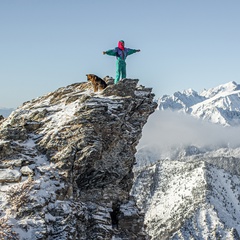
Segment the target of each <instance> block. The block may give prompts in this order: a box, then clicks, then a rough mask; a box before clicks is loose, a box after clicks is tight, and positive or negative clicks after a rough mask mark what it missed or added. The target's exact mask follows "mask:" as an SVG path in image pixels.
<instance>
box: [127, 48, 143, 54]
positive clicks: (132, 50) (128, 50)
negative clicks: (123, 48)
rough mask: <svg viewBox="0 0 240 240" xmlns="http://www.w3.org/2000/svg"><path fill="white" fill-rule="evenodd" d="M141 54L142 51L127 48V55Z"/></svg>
mask: <svg viewBox="0 0 240 240" xmlns="http://www.w3.org/2000/svg"><path fill="white" fill-rule="evenodd" d="M136 52H140V49H131V48H127V55H131V54H133V53H136Z"/></svg>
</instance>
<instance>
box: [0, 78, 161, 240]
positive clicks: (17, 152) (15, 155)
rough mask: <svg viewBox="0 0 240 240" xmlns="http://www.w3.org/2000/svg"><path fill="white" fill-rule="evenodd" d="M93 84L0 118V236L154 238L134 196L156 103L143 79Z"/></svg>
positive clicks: (64, 89) (58, 93)
mask: <svg viewBox="0 0 240 240" xmlns="http://www.w3.org/2000/svg"><path fill="white" fill-rule="evenodd" d="M105 80H106V81H107V83H108V87H107V88H106V89H104V90H103V91H101V92H96V93H94V92H93V89H92V86H91V84H90V83H88V82H83V83H75V84H72V85H69V86H67V87H62V88H59V89H58V90H56V91H54V92H51V93H49V94H47V95H44V96H42V97H39V98H37V99H34V100H32V101H29V102H26V103H24V104H23V105H22V106H20V107H19V108H18V109H16V110H15V111H14V112H12V113H11V115H10V116H9V117H8V118H6V119H2V120H0V183H1V185H0V214H1V215H0V216H1V218H0V238H1V239H22V240H23V239H25V240H27V239H31V240H37V239H38V240H40V239H48V240H53V239H55V240H57V239H58V240H64V239H68V240H70V239H81V240H83V239H87V240H90V239H148V236H147V235H146V233H145V231H144V216H143V215H142V214H141V213H140V211H139V209H138V208H137V205H136V202H135V199H134V198H133V197H131V196H130V190H131V188H132V183H133V172H132V169H133V166H134V164H135V156H134V155H135V153H136V145H137V144H138V142H139V139H140V138H141V134H142V128H143V126H144V124H145V123H146V122H147V119H148V117H149V115H150V114H151V113H152V112H154V110H155V108H156V107H157V104H156V103H154V102H153V97H154V95H153V94H152V93H151V91H152V89H151V88H145V87H143V86H141V85H138V80H135V79H124V80H123V81H120V82H119V83H118V84H117V85H114V84H112V82H113V80H112V79H111V78H105Z"/></svg>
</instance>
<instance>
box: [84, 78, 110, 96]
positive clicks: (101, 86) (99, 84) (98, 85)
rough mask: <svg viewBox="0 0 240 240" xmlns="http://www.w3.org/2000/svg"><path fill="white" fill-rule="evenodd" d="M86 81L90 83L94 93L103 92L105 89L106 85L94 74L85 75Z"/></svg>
mask: <svg viewBox="0 0 240 240" xmlns="http://www.w3.org/2000/svg"><path fill="white" fill-rule="evenodd" d="M86 76H87V80H88V81H89V82H91V83H92V85H93V90H94V92H97V91H98V90H103V89H105V88H106V87H107V83H106V82H105V81H104V80H102V79H101V78H100V77H98V76H97V75H95V74H86Z"/></svg>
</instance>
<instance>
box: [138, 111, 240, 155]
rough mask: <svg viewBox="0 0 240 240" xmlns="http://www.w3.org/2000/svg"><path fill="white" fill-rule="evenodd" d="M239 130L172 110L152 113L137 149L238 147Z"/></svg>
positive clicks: (163, 149) (239, 142)
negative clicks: (146, 147)
mask: <svg viewBox="0 0 240 240" xmlns="http://www.w3.org/2000/svg"><path fill="white" fill-rule="evenodd" d="M239 136H240V127H223V126H221V125H217V124H213V123H210V122H207V121H203V120H200V119H196V118H194V117H192V116H190V115H187V114H184V113H178V112H172V111H155V112H154V113H153V114H152V115H151V116H150V117H149V119H148V122H147V123H146V125H145V126H144V128H143V134H142V138H141V140H140V142H139V145H138V149H141V148H142V147H144V146H148V148H149V147H154V148H158V149H159V150H161V151H171V150H172V149H173V148H178V147H184V146H189V145H191V146H196V147H198V148H204V147H207V148H213V149H216V148H220V147H223V146H228V147H232V148H235V147H238V146H240V139H239Z"/></svg>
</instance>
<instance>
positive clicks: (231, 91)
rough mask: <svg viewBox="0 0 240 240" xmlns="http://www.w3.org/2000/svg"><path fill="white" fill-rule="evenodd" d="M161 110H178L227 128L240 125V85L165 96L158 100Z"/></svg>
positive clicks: (189, 90)
mask: <svg viewBox="0 0 240 240" xmlns="http://www.w3.org/2000/svg"><path fill="white" fill-rule="evenodd" d="M158 108H159V110H166V109H170V110H177V111H182V112H186V113H188V114H191V115H192V116H194V117H197V118H201V119H207V120H209V121H211V122H213V123H220V124H222V125H225V126H236V125H239V124H240V85H238V84H237V83H236V82H229V83H226V84H223V85H220V86H217V87H215V88H211V89H209V90H204V91H202V92H201V93H197V92H196V91H194V90H192V89H188V90H185V91H183V92H176V93H174V94H173V95H171V96H169V95H165V96H163V97H161V98H159V100H158Z"/></svg>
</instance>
